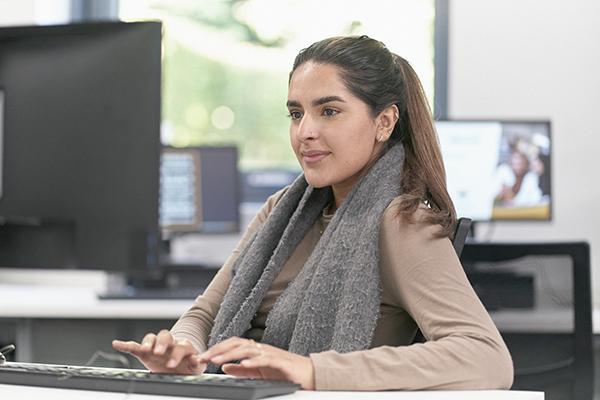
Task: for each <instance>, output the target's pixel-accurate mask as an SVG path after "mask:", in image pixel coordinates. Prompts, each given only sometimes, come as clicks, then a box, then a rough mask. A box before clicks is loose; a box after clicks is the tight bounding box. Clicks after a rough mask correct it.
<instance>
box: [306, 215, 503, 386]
mask: <svg viewBox="0 0 600 400" xmlns="http://www.w3.org/2000/svg"><path fill="white" fill-rule="evenodd" d="M389 210H390V208H388V210H387V211H386V213H385V215H384V218H383V222H382V227H381V232H380V234H381V236H380V254H381V263H380V268H381V282H382V286H383V291H384V292H386V291H387V292H388V293H391V294H392V298H393V299H394V302H395V303H396V304H394V305H397V306H398V307H401V308H403V309H404V310H406V311H407V312H408V313H409V314H410V315H411V316H412V318H413V319H414V320H415V321H416V323H417V325H418V326H419V328H420V329H421V331H422V332H423V335H424V336H425V338H426V339H427V342H426V343H418V344H412V345H408V346H400V347H394V346H381V347H376V348H372V349H369V350H363V351H356V352H351V353H344V354H341V353H337V352H335V351H326V352H323V353H316V354H311V355H310V358H311V360H312V361H313V365H314V368H315V382H316V388H317V390H388V389H396V390H421V389H508V388H510V387H511V385H512V381H513V364H512V359H511V356H510V353H509V352H508V349H507V347H506V345H505V343H504V341H503V339H502V337H501V336H500V333H499V332H498V330H497V329H496V327H495V325H494V323H493V321H492V320H491V318H490V316H489V314H488V313H487V311H486V310H485V308H484V307H483V305H482V304H481V302H480V301H479V298H478V297H477V295H476V294H475V292H474V290H473V289H472V287H471V285H470V284H469V282H468V280H467V277H466V275H465V273H464V270H463V268H462V266H461V264H460V261H459V260H458V257H457V256H456V253H455V252H454V249H453V247H452V244H451V242H450V240H448V238H439V237H436V236H435V234H436V231H437V230H438V229H439V226H435V225H428V224H425V223H421V222H418V220H417V222H415V223H408V222H406V221H404V220H401V219H400V218H399V217H396V216H395V215H394V214H395V213H393V212H388V211H389ZM419 214H421V215H422V214H423V210H419V211H418V212H417V216H418V215H419ZM356 376H360V377H361V379H355V377H356Z"/></svg>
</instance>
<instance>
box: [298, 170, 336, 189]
mask: <svg viewBox="0 0 600 400" xmlns="http://www.w3.org/2000/svg"><path fill="white" fill-rule="evenodd" d="M304 179H306V182H308V184H309V185H310V186H312V187H314V188H317V189H320V188H324V187H326V186H331V182H330V181H329V180H328V179H325V178H324V177H320V176H314V175H313V174H311V173H308V174H307V173H306V171H305V172H304Z"/></svg>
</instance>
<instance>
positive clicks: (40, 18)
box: [0, 0, 71, 26]
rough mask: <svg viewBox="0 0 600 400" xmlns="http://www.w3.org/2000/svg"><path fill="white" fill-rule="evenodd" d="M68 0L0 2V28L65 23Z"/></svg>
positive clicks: (68, 10)
mask: <svg viewBox="0 0 600 400" xmlns="http://www.w3.org/2000/svg"><path fill="white" fill-rule="evenodd" d="M70 11H71V2H70V0H0V26H13V25H36V24H41V25H46V24H60V23H67V22H68V21H69V19H70V16H71V13H70Z"/></svg>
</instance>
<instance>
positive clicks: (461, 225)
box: [413, 217, 472, 343]
mask: <svg viewBox="0 0 600 400" xmlns="http://www.w3.org/2000/svg"><path fill="white" fill-rule="evenodd" d="M471 224H472V221H471V219H470V218H464V217H463V218H459V219H458V220H457V221H456V226H455V228H454V234H453V235H452V247H454V251H455V252H456V255H457V256H458V258H460V256H461V254H462V251H463V248H464V247H465V241H466V240H467V236H468V234H469V230H470V229H471ZM424 342H425V336H423V332H421V330H420V329H417V332H416V333H415V337H414V339H413V343H424Z"/></svg>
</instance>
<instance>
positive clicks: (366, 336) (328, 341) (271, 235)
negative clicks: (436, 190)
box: [208, 144, 404, 372]
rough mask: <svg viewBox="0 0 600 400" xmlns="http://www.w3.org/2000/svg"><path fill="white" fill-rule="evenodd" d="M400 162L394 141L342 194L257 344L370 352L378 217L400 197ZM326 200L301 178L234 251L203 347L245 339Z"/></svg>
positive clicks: (326, 194) (327, 192)
mask: <svg viewBox="0 0 600 400" xmlns="http://www.w3.org/2000/svg"><path fill="white" fill-rule="evenodd" d="M403 162H404V149H403V147H402V145H401V144H397V145H395V146H393V147H392V148H391V149H390V150H388V151H387V152H386V153H385V154H384V155H383V156H382V157H381V158H380V159H379V160H378V161H377V162H376V163H375V165H374V166H373V167H372V168H371V169H370V170H369V171H368V172H367V174H366V175H365V176H364V177H363V178H362V179H361V180H360V182H359V183H358V184H357V185H355V187H354V188H353V189H352V191H351V192H350V193H349V194H348V196H347V197H346V199H345V200H344V201H343V203H342V204H341V206H340V208H339V209H338V210H337V211H336V213H335V214H334V217H333V218H332V220H331V222H330V223H329V225H328V227H327V229H326V230H325V232H324V233H323V235H322V237H321V239H320V240H319V242H318V244H317V246H316V247H315V248H314V250H313V252H312V254H311V255H310V257H309V258H308V260H307V261H306V263H305V264H304V266H303V268H302V270H301V271H300V273H299V274H298V275H297V276H296V278H295V279H294V280H293V281H292V282H291V283H290V284H289V285H288V286H287V288H286V289H285V290H284V292H283V293H282V294H281V295H280V297H279V298H278V299H277V301H276V303H275V305H274V306H273V308H272V309H271V311H270V313H269V315H268V317H267V322H266V328H265V331H264V334H263V338H262V342H263V343H267V344H271V345H273V346H277V347H279V348H282V349H287V350H289V351H290V352H293V353H297V354H301V355H308V354H309V353H318V352H322V351H325V350H336V351H338V352H342V353H344V352H349V351H354V350H362V349H367V348H369V346H370V344H371V340H372V337H373V332H374V330H375V325H376V322H377V317H378V316H379V305H380V301H381V300H380V299H381V288H380V282H379V226H380V220H381V217H382V215H383V212H384V210H385V209H386V208H387V206H388V205H389V203H390V202H391V201H392V200H393V199H394V198H395V197H397V196H399V195H400V179H401V170H402V164H403ZM332 199H333V195H332V191H331V188H330V187H327V188H322V189H316V188H314V187H312V186H309V185H308V184H307V183H306V180H305V179H304V176H303V175H300V176H299V177H298V178H297V179H296V180H295V181H294V182H293V183H292V184H291V185H290V187H289V188H288V190H287V192H286V193H285V195H284V196H283V197H282V198H281V199H280V201H279V202H278V203H277V204H276V205H275V207H274V208H273V210H272V212H271V213H270V215H269V217H268V218H267V220H266V221H265V223H264V225H263V226H262V228H261V229H259V231H258V232H257V233H256V234H255V235H254V237H253V238H252V239H251V240H250V242H249V243H248V245H247V246H246V247H245V248H244V249H243V250H242V251H241V253H240V256H239V257H238V259H237V261H236V263H235V265H234V267H233V270H234V276H233V279H232V281H231V284H230V286H229V289H228V290H227V293H226V294H225V297H224V299H223V302H222V303H221V307H220V309H219V312H218V314H217V317H216V318H215V322H214V325H213V328H212V331H211V334H210V340H209V343H208V344H209V346H213V345H214V344H216V343H218V342H221V341H222V340H225V339H227V338H230V337H232V336H244V334H245V332H246V331H247V330H248V329H250V326H251V325H250V322H251V321H252V319H253V318H254V315H255V313H256V312H257V310H258V308H259V306H260V304H261V302H262V300H263V298H264V296H265V294H266V293H267V291H268V290H269V288H270V287H271V284H272V283H273V281H274V280H275V278H276V277H277V275H278V274H279V272H280V271H281V269H282V267H283V265H284V264H285V263H286V261H287V260H288V259H289V257H290V256H291V254H292V252H293V251H294V249H295V248H296V246H297V245H298V244H299V243H300V241H301V240H302V239H303V238H304V236H305V235H306V233H307V232H308V230H309V229H310V228H311V227H312V226H313V225H314V224H315V222H316V221H317V219H318V218H319V217H320V216H321V213H322V211H323V209H324V208H325V207H326V206H327V205H328V204H329V203H330V202H331V201H332ZM210 370H212V371H214V370H215V366H209V372H210Z"/></svg>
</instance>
